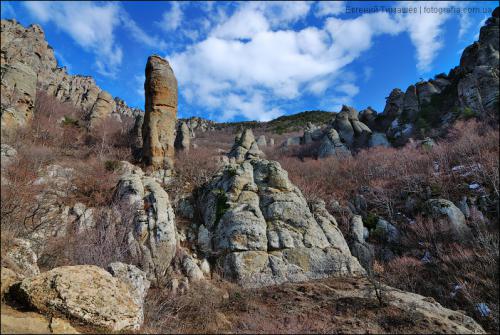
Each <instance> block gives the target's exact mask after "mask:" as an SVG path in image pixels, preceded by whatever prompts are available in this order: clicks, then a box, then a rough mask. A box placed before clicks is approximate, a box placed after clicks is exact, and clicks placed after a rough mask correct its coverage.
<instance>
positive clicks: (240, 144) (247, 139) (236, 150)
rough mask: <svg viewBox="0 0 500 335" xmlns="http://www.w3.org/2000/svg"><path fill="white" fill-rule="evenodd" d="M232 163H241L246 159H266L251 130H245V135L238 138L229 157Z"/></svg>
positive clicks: (242, 134)
mask: <svg viewBox="0 0 500 335" xmlns="http://www.w3.org/2000/svg"><path fill="white" fill-rule="evenodd" d="M227 156H228V157H229V160H230V161H231V162H236V163H241V162H243V161H244V160H245V159H249V158H257V157H264V156H265V155H264V153H263V152H262V151H261V150H260V149H259V146H258V145H257V142H256V141H255V137H254V136H253V132H252V130H251V129H245V130H244V131H243V133H241V134H240V135H238V136H236V139H235V142H234V145H233V148H232V149H231V151H230V152H229V153H228V155H227Z"/></svg>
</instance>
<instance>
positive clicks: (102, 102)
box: [88, 91, 115, 127]
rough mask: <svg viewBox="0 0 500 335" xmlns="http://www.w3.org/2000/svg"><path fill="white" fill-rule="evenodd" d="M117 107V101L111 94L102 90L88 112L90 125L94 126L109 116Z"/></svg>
mask: <svg viewBox="0 0 500 335" xmlns="http://www.w3.org/2000/svg"><path fill="white" fill-rule="evenodd" d="M114 109H115V101H114V100H113V97H112V96H111V94H109V93H108V92H106V91H101V92H99V94H98V95H97V100H96V101H95V103H94V106H92V109H91V110H90V113H89V114H88V121H89V126H90V127H94V126H96V125H97V124H99V123H100V122H102V121H103V120H105V119H106V118H108V117H109V116H110V115H111V113H112V112H113V110H114Z"/></svg>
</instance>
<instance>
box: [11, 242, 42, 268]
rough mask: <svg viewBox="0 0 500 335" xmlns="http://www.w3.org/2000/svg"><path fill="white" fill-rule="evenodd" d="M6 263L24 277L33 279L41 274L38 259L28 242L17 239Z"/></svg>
mask: <svg viewBox="0 0 500 335" xmlns="http://www.w3.org/2000/svg"><path fill="white" fill-rule="evenodd" d="M4 261H5V262H6V263H8V264H9V265H10V266H11V267H13V268H14V270H15V272H16V273H18V274H21V275H23V276H24V277H33V276H36V275H38V274H40V269H39V268H38V264H37V262H38V257H37V256H36V254H35V253H34V252H33V250H32V249H31V243H30V242H29V241H28V240H25V239H20V238H17V239H15V240H14V243H13V246H12V247H11V248H10V249H9V250H8V251H7V253H6V255H5V259H4Z"/></svg>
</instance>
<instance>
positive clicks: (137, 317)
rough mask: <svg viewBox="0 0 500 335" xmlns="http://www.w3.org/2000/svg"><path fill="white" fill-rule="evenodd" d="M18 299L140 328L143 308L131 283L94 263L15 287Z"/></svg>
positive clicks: (108, 324) (114, 327)
mask: <svg viewBox="0 0 500 335" xmlns="http://www.w3.org/2000/svg"><path fill="white" fill-rule="evenodd" d="M12 290H14V292H13V294H12V296H14V297H15V298H16V300H17V302H18V303H21V304H23V305H25V306H27V307H32V308H36V309H37V310H38V311H40V312H42V313H44V314H55V315H61V314H62V315H66V316H69V317H71V318H74V319H77V320H79V321H81V322H85V323H88V324H89V325H92V326H97V327H103V328H106V329H109V330H111V331H120V330H137V329H139V327H140V326H141V322H142V315H141V311H142V310H141V308H140V306H138V305H137V304H136V302H135V301H134V298H133V296H132V294H131V293H130V290H129V287H128V286H127V284H125V283H124V282H122V281H121V280H119V279H117V278H114V277H113V276H112V275H111V274H110V273H109V272H107V271H105V270H104V269H101V268H99V267H97V266H93V265H77V266H63V267H59V268H55V269H53V270H50V271H48V272H44V273H42V274H40V275H38V276H36V277H32V278H27V279H24V280H23V281H22V282H21V283H20V284H18V285H16V286H15V287H12V288H11V291H12Z"/></svg>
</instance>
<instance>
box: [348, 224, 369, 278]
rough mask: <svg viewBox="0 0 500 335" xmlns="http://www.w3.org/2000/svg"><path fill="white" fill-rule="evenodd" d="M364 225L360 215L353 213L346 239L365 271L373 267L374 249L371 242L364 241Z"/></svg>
mask: <svg viewBox="0 0 500 335" xmlns="http://www.w3.org/2000/svg"><path fill="white" fill-rule="evenodd" d="M365 229H366V228H365V227H364V226H363V219H362V218H361V216H360V215H353V216H352V218H351V226H350V230H351V233H350V236H349V239H348V245H349V250H350V251H351V254H352V255H353V256H354V257H356V258H357V259H358V261H359V263H360V264H361V266H363V268H364V269H365V270H366V271H371V270H372V268H373V260H374V257H375V251H374V248H373V246H372V245H371V244H369V243H367V242H366V241H365V236H364V235H365Z"/></svg>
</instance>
